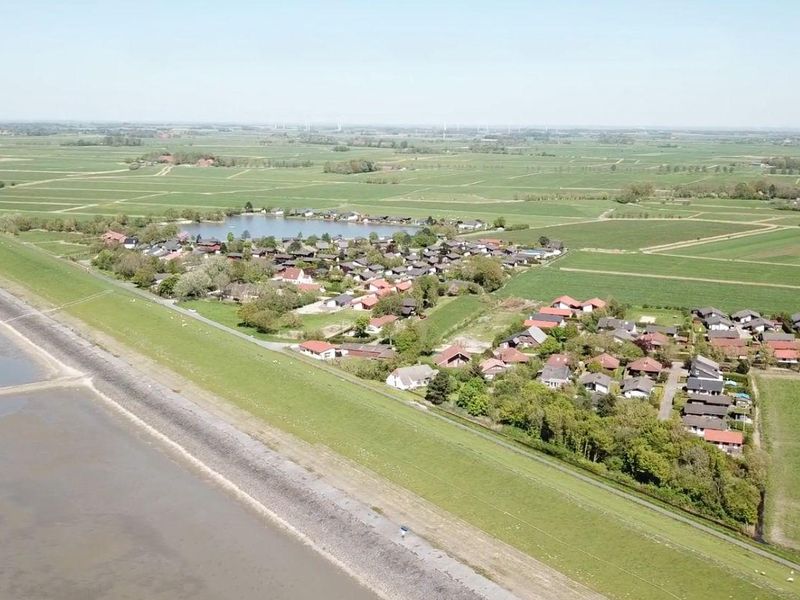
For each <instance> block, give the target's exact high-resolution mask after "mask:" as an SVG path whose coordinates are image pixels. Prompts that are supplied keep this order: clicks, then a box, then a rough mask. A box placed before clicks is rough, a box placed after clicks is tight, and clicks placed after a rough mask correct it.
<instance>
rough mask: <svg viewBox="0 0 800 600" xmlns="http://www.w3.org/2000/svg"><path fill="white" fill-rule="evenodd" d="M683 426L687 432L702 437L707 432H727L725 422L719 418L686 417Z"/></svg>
mask: <svg viewBox="0 0 800 600" xmlns="http://www.w3.org/2000/svg"><path fill="white" fill-rule="evenodd" d="M683 426H684V427H685V428H686V430H687V431H689V432H691V433H694V434H695V435H699V436H702V435H704V434H705V432H706V431H708V430H712V431H725V430H727V427H726V425H725V421H723V420H722V419H720V418H719V417H701V416H698V415H684V417H683Z"/></svg>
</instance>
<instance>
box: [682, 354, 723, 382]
mask: <svg viewBox="0 0 800 600" xmlns="http://www.w3.org/2000/svg"><path fill="white" fill-rule="evenodd" d="M689 377H696V378H698V379H707V380H710V381H722V371H721V370H720V368H719V363H717V362H714V361H713V360H711V359H710V358H706V357H705V356H700V355H697V356H695V357H694V358H693V359H692V362H691V363H690V364H689Z"/></svg>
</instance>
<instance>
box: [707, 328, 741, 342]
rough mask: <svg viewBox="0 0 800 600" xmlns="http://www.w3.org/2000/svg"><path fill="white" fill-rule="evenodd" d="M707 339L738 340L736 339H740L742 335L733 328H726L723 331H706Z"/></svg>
mask: <svg viewBox="0 0 800 600" xmlns="http://www.w3.org/2000/svg"><path fill="white" fill-rule="evenodd" d="M708 339H709V340H738V339H742V336H741V335H740V334H739V332H738V331H736V330H735V329H728V330H725V331H709V332H708Z"/></svg>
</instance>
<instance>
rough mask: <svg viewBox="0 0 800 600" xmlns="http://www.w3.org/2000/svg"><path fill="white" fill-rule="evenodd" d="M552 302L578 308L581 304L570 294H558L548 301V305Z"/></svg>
mask: <svg viewBox="0 0 800 600" xmlns="http://www.w3.org/2000/svg"><path fill="white" fill-rule="evenodd" d="M553 304H566V305H567V306H571V307H573V308H580V306H581V303H580V302H578V301H577V300H575V298H573V297H572V296H559V297H558V298H556V299H555V300H553V301H552V302H551V303H550V306H552V305H553Z"/></svg>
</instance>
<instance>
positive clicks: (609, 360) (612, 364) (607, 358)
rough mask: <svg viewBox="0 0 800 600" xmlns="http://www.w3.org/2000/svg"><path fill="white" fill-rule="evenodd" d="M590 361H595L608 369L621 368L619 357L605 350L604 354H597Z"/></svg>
mask: <svg viewBox="0 0 800 600" xmlns="http://www.w3.org/2000/svg"><path fill="white" fill-rule="evenodd" d="M589 362H595V363H597V364H599V365H600V366H601V367H602V368H604V369H608V370H609V371H613V370H614V369H618V368H619V359H618V358H616V357H614V356H611V355H610V354H608V353H607V352H603V353H602V354H599V355H597V356H595V357H594V358H593V359H592V360H591V361H589Z"/></svg>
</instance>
